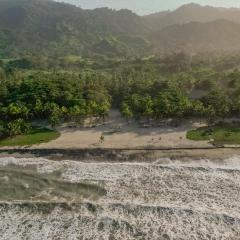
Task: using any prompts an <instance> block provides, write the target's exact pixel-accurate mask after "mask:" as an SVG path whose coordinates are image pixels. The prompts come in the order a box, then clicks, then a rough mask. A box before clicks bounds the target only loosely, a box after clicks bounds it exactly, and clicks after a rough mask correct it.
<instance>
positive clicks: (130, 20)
mask: <svg viewBox="0 0 240 240" xmlns="http://www.w3.org/2000/svg"><path fill="white" fill-rule="evenodd" d="M146 34H148V28H147V27H146V26H145V24H144V21H143V19H141V18H140V17H139V16H137V15H136V14H134V13H132V12H131V11H129V10H120V11H113V10H111V9H107V8H101V9H96V10H82V9H81V8H78V7H76V6H73V5H70V4H64V3H57V2H54V1H51V0H0V55H2V56H4V55H6V56H9V55H10V56H15V55H16V56H17V55H19V54H22V53H28V52H33V53H42V54H48V55H65V54H83V55H84V54H85V55H91V54H103V53H104V54H105V55H126V54H132V53H137V52H143V51H144V50H145V49H146V48H147V46H148V43H147V41H146V40H145V38H144V36H145V35H146Z"/></svg>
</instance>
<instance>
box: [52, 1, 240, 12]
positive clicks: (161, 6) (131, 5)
mask: <svg viewBox="0 0 240 240" xmlns="http://www.w3.org/2000/svg"><path fill="white" fill-rule="evenodd" d="M56 1H59V2H63V1H65V2H69V3H73V4H76V5H79V6H81V7H82V8H90V9H92V8H97V7H110V8H115V9H121V8H128V9H131V10H132V11H134V12H136V13H138V14H141V15H143V14H148V13H153V12H158V11H162V10H168V9H175V8H177V7H179V6H181V5H183V4H186V3H191V2H195V3H199V4H201V5H212V6H220V7H240V0H56Z"/></svg>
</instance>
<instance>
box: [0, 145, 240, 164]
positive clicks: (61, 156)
mask: <svg viewBox="0 0 240 240" xmlns="http://www.w3.org/2000/svg"><path fill="white" fill-rule="evenodd" d="M237 155H240V147H204V148H167V149H166V148H162V149H150V148H145V149H143V148H142V149H140V148H132V149H126V148H114V149H113V148H85V149H76V148H72V149H70V148H66V149H63V148H62V149H56V148H55V149H53V148H52V149H50V148H49V149H47V148H41V149H40V148H38V149H36V148H5V149H3V148H1V149H0V158H1V157H16V158H31V157H39V158H47V159H51V160H56V161H61V160H74V161H84V162H127V161H130V162H131V161H132V162H133V161H137V162H154V161H157V160H158V159H160V158H168V159H170V160H186V161H187V160H196V161H197V160H202V159H209V160H224V159H227V158H230V157H233V156H237Z"/></svg>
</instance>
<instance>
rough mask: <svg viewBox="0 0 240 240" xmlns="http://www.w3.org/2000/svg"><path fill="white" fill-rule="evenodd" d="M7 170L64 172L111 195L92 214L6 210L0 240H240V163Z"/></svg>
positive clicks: (51, 165)
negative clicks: (56, 239) (44, 214)
mask: <svg viewBox="0 0 240 240" xmlns="http://www.w3.org/2000/svg"><path fill="white" fill-rule="evenodd" d="M8 164H16V165H21V166H27V165H35V166H36V167H37V169H38V171H39V172H41V173H43V172H51V171H56V170H61V172H62V177H63V178H64V179H65V180H66V181H73V182H81V181H85V180H87V181H90V182H91V181H92V182H98V181H100V182H101V183H103V186H104V187H105V189H106V190H107V194H106V196H103V197H102V198H100V199H99V200H98V201H97V202H95V203H93V204H95V210H94V212H92V211H90V210H89V209H85V208H82V207H77V208H76V209H75V210H74V211H67V210H65V209H63V208H61V207H57V208H56V209H55V210H54V211H53V212H52V213H51V214H49V215H47V217H46V216H45V217H43V215H42V214H40V213H36V212H32V210H28V209H27V208H24V209H21V207H20V206H18V207H16V206H15V207H12V208H11V207H10V209H7V210H6V209H5V208H3V207H2V208H0V222H1V224H0V234H1V233H2V236H4V237H3V238H1V239H24V237H25V239H27V238H26V237H28V238H29V239H36V238H34V236H35V237H37V239H53V238H54V236H55V237H56V236H59V239H78V238H79V239H84V237H85V239H110V238H111V236H112V239H124V240H125V239H151V240H152V239H153V240H155V239H156V240H157V239H189V240H190V239H227V240H229V239H232V240H238V239H240V237H239V236H240V156H233V157H232V158H228V159H225V160H223V161H210V160H207V159H202V160H192V161H189V160H188V161H187V160H185V161H180V160H179V161H173V160H170V159H159V160H158V161H156V162H155V163H147V162H145V163H137V162H134V163H108V162H107V161H106V162H96V163H93V162H91V163H86V162H84V163H83V162H75V161H51V160H48V159H43V158H30V159H28V158H22V159H16V158H1V159H0V165H2V166H6V165H8ZM56 219H57V221H56ZM28 225H32V226H33V227H32V228H31V229H29V227H28ZM7 226H11V228H8V227H7ZM43 232H44V233H43ZM16 233H17V235H15V234H16ZM113 233H114V234H113ZM24 234H25V235H24ZM9 236H11V238H7V237H9ZM15 236H17V237H16V238H14V237H15ZM22 236H24V237H23V238H21V237H22ZM113 236H114V238H113Z"/></svg>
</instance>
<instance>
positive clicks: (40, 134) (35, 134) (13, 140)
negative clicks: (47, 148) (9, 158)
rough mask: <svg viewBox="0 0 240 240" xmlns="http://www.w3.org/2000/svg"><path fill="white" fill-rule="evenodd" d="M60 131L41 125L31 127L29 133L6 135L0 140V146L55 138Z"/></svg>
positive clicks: (19, 144)
mask: <svg viewBox="0 0 240 240" xmlns="http://www.w3.org/2000/svg"><path fill="white" fill-rule="evenodd" d="M59 136H60V133H59V132H57V131H54V130H50V129H47V128H41V127H33V128H32V129H31V130H30V132H29V133H27V134H24V135H19V136H16V137H8V138H5V139H1V140H0V147H4V146H9V147H10V146H29V145H34V144H40V143H45V142H49V141H51V140H54V139H57V138H58V137H59Z"/></svg>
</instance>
